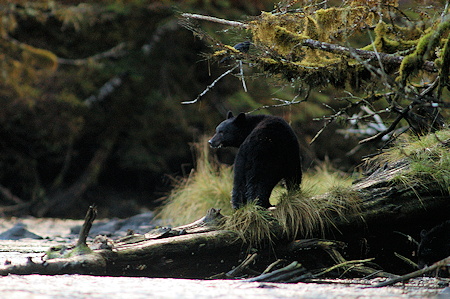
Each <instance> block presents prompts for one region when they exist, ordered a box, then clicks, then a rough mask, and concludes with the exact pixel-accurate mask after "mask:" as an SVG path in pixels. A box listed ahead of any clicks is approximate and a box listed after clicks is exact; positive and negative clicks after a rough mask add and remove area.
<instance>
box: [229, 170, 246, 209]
mask: <svg viewBox="0 0 450 299" xmlns="http://www.w3.org/2000/svg"><path fill="white" fill-rule="evenodd" d="M245 188H246V179H245V174H244V172H243V171H240V170H239V166H236V164H235V165H234V180H233V192H232V195H231V206H232V207H233V209H235V210H237V209H239V208H242V207H243V206H244V204H245Z"/></svg>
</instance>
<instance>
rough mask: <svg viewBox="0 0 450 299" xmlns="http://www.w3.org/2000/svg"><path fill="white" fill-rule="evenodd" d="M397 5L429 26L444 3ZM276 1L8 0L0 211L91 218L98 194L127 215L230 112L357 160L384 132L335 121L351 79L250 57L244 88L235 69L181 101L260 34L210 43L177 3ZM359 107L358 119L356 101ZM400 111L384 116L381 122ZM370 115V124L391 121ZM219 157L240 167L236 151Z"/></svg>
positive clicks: (160, 189) (312, 159) (269, 6)
mask: <svg viewBox="0 0 450 299" xmlns="http://www.w3.org/2000/svg"><path fill="white" fill-rule="evenodd" d="M294 2H295V1H294ZM300 2H302V1H299V3H300ZM303 2H304V3H303ZM303 2H302V4H303V5H305V6H307V5H309V6H316V5H317V6H319V5H320V6H321V7H326V6H327V5H329V4H330V5H331V4H335V5H337V6H345V5H347V3H346V2H341V1H323V2H315V1H303ZM353 2H355V1H353ZM360 2H361V3H362V2H367V3H368V2H373V1H360ZM399 3H400V4H401V5H403V6H404V7H405V8H406V10H407V11H409V13H410V14H411V15H412V17H413V18H416V20H420V21H421V20H424V22H425V21H426V20H430V19H432V18H433V17H435V16H436V15H438V14H440V13H441V12H442V8H443V7H444V4H445V3H443V2H441V1H399ZM277 5H281V4H280V3H275V2H274V1H265V0H260V1H258V0H252V1H237V0H236V1H233V0H229V1H227V0H223V1H195V0H192V1H144V0H140V1H139V0H134V1H131V0H130V1H125V0H124V1H118V0H116V1H113V0H104V1H84V2H82V1H11V2H3V3H2V4H1V5H0V13H1V18H2V22H1V24H0V33H1V40H0V46H1V48H2V51H1V53H0V61H1V64H2V67H1V69H2V74H1V77H0V101H1V107H2V108H1V109H0V205H1V207H0V213H1V214H4V215H17V216H19V215H35V216H59V217H61V216H64V217H83V216H84V213H85V211H86V208H87V207H88V206H89V205H90V204H96V205H98V206H99V207H100V208H99V213H100V216H101V217H113V216H116V217H127V216H130V215H133V214H135V213H137V212H139V211H141V210H142V208H143V207H145V208H154V207H155V206H157V205H159V204H160V203H161V200H160V198H162V197H163V196H164V195H165V194H166V193H167V192H168V191H169V190H170V188H171V183H172V178H175V177H178V176H186V175H188V174H189V173H190V171H191V169H192V167H193V166H194V161H195V157H194V155H193V151H192V148H191V144H192V143H193V142H198V141H199V140H201V139H202V136H204V135H207V136H212V134H213V132H214V128H215V126H216V125H217V124H218V123H219V122H220V121H221V120H223V118H224V116H225V115H226V112H227V111H229V110H231V111H233V112H241V111H242V112H249V111H253V110H258V113H271V114H275V115H280V116H282V117H284V118H285V119H286V120H287V121H288V122H289V123H290V124H291V125H292V127H293V128H294V130H295V132H296V133H297V135H298V136H299V140H300V143H301V148H302V152H303V156H304V168H305V169H306V170H307V169H309V168H313V167H314V166H315V165H316V164H318V163H320V162H323V161H325V160H326V161H329V162H330V163H331V164H332V165H333V166H334V167H335V168H336V171H338V170H339V171H344V172H351V171H353V170H355V168H356V167H357V166H358V165H360V163H361V161H362V159H363V157H365V156H367V155H369V154H371V153H374V152H376V151H377V149H378V148H380V147H381V146H383V144H384V143H385V141H383V140H380V141H379V142H375V143H369V144H365V145H364V146H361V145H358V142H359V141H360V140H361V139H362V138H365V137H368V136H369V135H370V132H369V131H364V130H363V131H361V130H360V131H358V134H350V131H349V130H348V128H349V127H351V126H352V125H354V122H352V119H351V117H350V116H351V115H348V116H349V117H348V118H340V121H339V118H338V117H332V118H327V117H326V116H327V115H336V111H339V110H340V109H341V108H343V107H346V106H348V101H346V100H343V99H344V98H346V97H349V95H351V94H350V93H349V91H352V90H353V89H352V88H353V87H354V86H353V87H351V86H348V88H341V89H337V88H336V87H335V86H331V85H329V84H323V82H320V84H317V86H316V87H315V86H312V88H309V86H311V85H314V84H310V85H309V86H306V85H304V84H303V82H301V81H297V80H291V81H287V80H286V77H283V76H273V75H269V73H267V72H266V71H265V70H262V69H260V68H257V67H251V66H249V65H246V66H245V67H244V74H245V78H246V79H245V85H246V90H244V87H243V83H242V81H241V80H240V78H239V76H238V74H237V72H235V75H234V76H233V75H228V76H226V77H224V78H223V79H222V80H220V81H219V82H218V83H216V84H215V85H214V87H213V88H211V89H210V90H209V91H208V92H207V93H206V94H205V95H204V96H203V97H201V99H200V100H199V101H198V102H196V103H194V104H190V105H182V104H181V103H182V102H186V101H191V100H193V99H195V98H196V97H197V96H198V95H199V94H200V93H201V92H202V91H203V90H204V89H205V88H206V87H207V86H208V85H209V84H211V83H212V82H213V81H214V80H215V79H216V78H218V77H219V76H220V75H221V74H223V73H224V72H226V71H227V70H228V69H230V66H228V65H226V64H223V63H219V61H220V58H215V57H214V56H212V54H213V53H215V52H216V51H217V50H221V49H223V45H230V46H232V45H234V44H236V43H239V42H243V41H245V40H251V39H252V36H251V32H249V31H247V30H244V29H245V28H230V27H227V26H223V25H221V24H216V23H213V22H202V24H201V28H202V30H203V31H204V33H205V34H206V35H208V36H210V37H212V38H213V39H215V40H219V41H220V42H221V43H222V44H221V45H217V44H213V43H211V38H201V37H202V36H201V35H200V36H199V35H197V36H196V35H194V34H193V31H194V32H195V30H192V28H190V29H191V30H188V29H187V28H186V27H189V26H192V24H190V25H189V26H186V24H185V26H183V21H181V22H180V20H181V19H182V18H180V13H184V12H190V13H199V14H203V15H210V16H215V17H219V18H224V19H228V20H244V21H249V20H251V19H252V16H255V17H256V16H259V15H260V14H261V12H262V11H272V10H274V9H275V8H276V7H277ZM297 6H301V5H297ZM206 35H205V36H206ZM205 36H203V37H205ZM358 38H360V41H358V40H354V42H356V43H360V44H361V45H363V44H367V43H370V37H369V35H360V36H359V37H358ZM220 46H222V48H221V47H220ZM252 51H253V50H252V48H251V49H250V53H252ZM343 87H344V86H343ZM444 92H447V91H444ZM443 97H448V94H446V93H444V95H443ZM300 99H307V100H305V101H301V100H300ZM339 99H340V100H339ZM297 100H299V101H298V103H296V104H294V103H292V102H296V101H297ZM288 102H291V103H289V104H288V105H277V104H280V103H288ZM274 106H281V107H274ZM355 113H356V114H358V113H359V115H361V110H359V107H358V110H357V111H355ZM395 116H396V114H395V113H393V114H392V115H391V116H389V115H387V116H386V119H387V123H385V125H386V126H389V123H390V122H392V119H395ZM369 117H370V119H369ZM369 117H367V119H368V122H372V123H374V124H378V125H381V124H383V125H384V123H382V122H383V121H384V120H383V121H381V123H380V120H378V119H377V118H376V117H374V115H373V114H372V115H370V114H369ZM389 118H390V119H391V120H390V121H389ZM330 120H332V121H330ZM324 124H327V126H326V128H325V130H323V131H321V129H322V128H323V126H324ZM403 125H407V124H406V122H405V124H403ZM365 128H366V129H367V128H368V127H367V126H366V127H365ZM318 132H321V134H320V135H318V137H317V138H315V137H316V135H317V133H318ZM366 133H367V134H369V135H364V134H366ZM313 139H314V142H312V143H311V144H310V142H311V141H312V140H313ZM217 154H218V156H219V159H220V160H221V161H222V162H224V163H229V164H230V163H232V161H233V160H232V156H233V151H228V150H223V151H220V152H217ZM230 191H231V190H230Z"/></svg>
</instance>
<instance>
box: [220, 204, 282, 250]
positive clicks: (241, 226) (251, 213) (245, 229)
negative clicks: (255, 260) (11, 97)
mask: <svg viewBox="0 0 450 299" xmlns="http://www.w3.org/2000/svg"><path fill="white" fill-rule="evenodd" d="M276 224H277V223H276V219H275V218H274V217H273V216H272V215H271V213H270V211H269V210H267V209H265V208H262V207H261V206H258V205H257V204H256V200H255V201H254V202H252V203H249V204H247V205H245V206H243V207H242V208H240V209H238V210H236V211H235V212H234V213H233V214H231V215H230V216H227V217H226V221H225V222H224V224H223V226H222V227H221V228H222V229H225V230H231V231H234V232H236V233H237V234H238V235H239V237H240V238H241V239H242V240H244V241H246V242H247V244H248V245H249V248H251V247H255V246H259V245H262V244H265V243H268V244H269V245H270V244H272V242H273V237H274V232H273V229H274V228H275V226H276Z"/></svg>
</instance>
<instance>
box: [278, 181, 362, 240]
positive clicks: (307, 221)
mask: <svg viewBox="0 0 450 299" xmlns="http://www.w3.org/2000/svg"><path fill="white" fill-rule="evenodd" d="M359 204H360V197H359V194H358V192H356V191H354V190H353V189H352V188H350V187H346V186H332V187H330V188H329V189H328V192H326V193H324V194H322V195H316V196H312V195H311V193H309V194H308V193H307V192H305V191H304V190H301V191H296V192H287V193H285V194H284V195H283V196H282V197H281V200H280V202H279V203H278V204H277V206H276V208H275V209H274V210H273V216H274V218H275V219H276V220H277V221H278V223H279V224H280V226H281V228H282V229H283V232H284V234H285V235H286V237H288V238H291V239H293V238H296V237H300V236H301V237H304V238H306V237H313V236H314V233H315V234H316V236H315V237H318V236H317V234H318V233H319V234H321V235H322V236H323V235H324V232H325V230H326V229H327V227H329V226H333V225H334V224H333V221H334V219H336V218H338V219H345V218H346V215H354V214H355V213H358V212H359V211H360V205H359Z"/></svg>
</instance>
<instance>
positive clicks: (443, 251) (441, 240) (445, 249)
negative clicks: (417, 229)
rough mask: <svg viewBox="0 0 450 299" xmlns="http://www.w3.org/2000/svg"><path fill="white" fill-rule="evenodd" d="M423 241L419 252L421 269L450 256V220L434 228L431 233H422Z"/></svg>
mask: <svg viewBox="0 0 450 299" xmlns="http://www.w3.org/2000/svg"><path fill="white" fill-rule="evenodd" d="M420 236H421V239H422V240H421V241H420V244H419V248H418V250H417V258H418V260H419V262H418V266H419V268H423V267H425V266H430V265H431V264H433V263H435V262H437V261H439V260H442V259H444V258H446V257H448V256H450V220H447V221H446V222H444V223H442V224H440V225H438V226H435V227H433V228H432V229H431V230H430V231H429V232H427V231H425V230H423V231H422V232H421V233H420Z"/></svg>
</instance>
